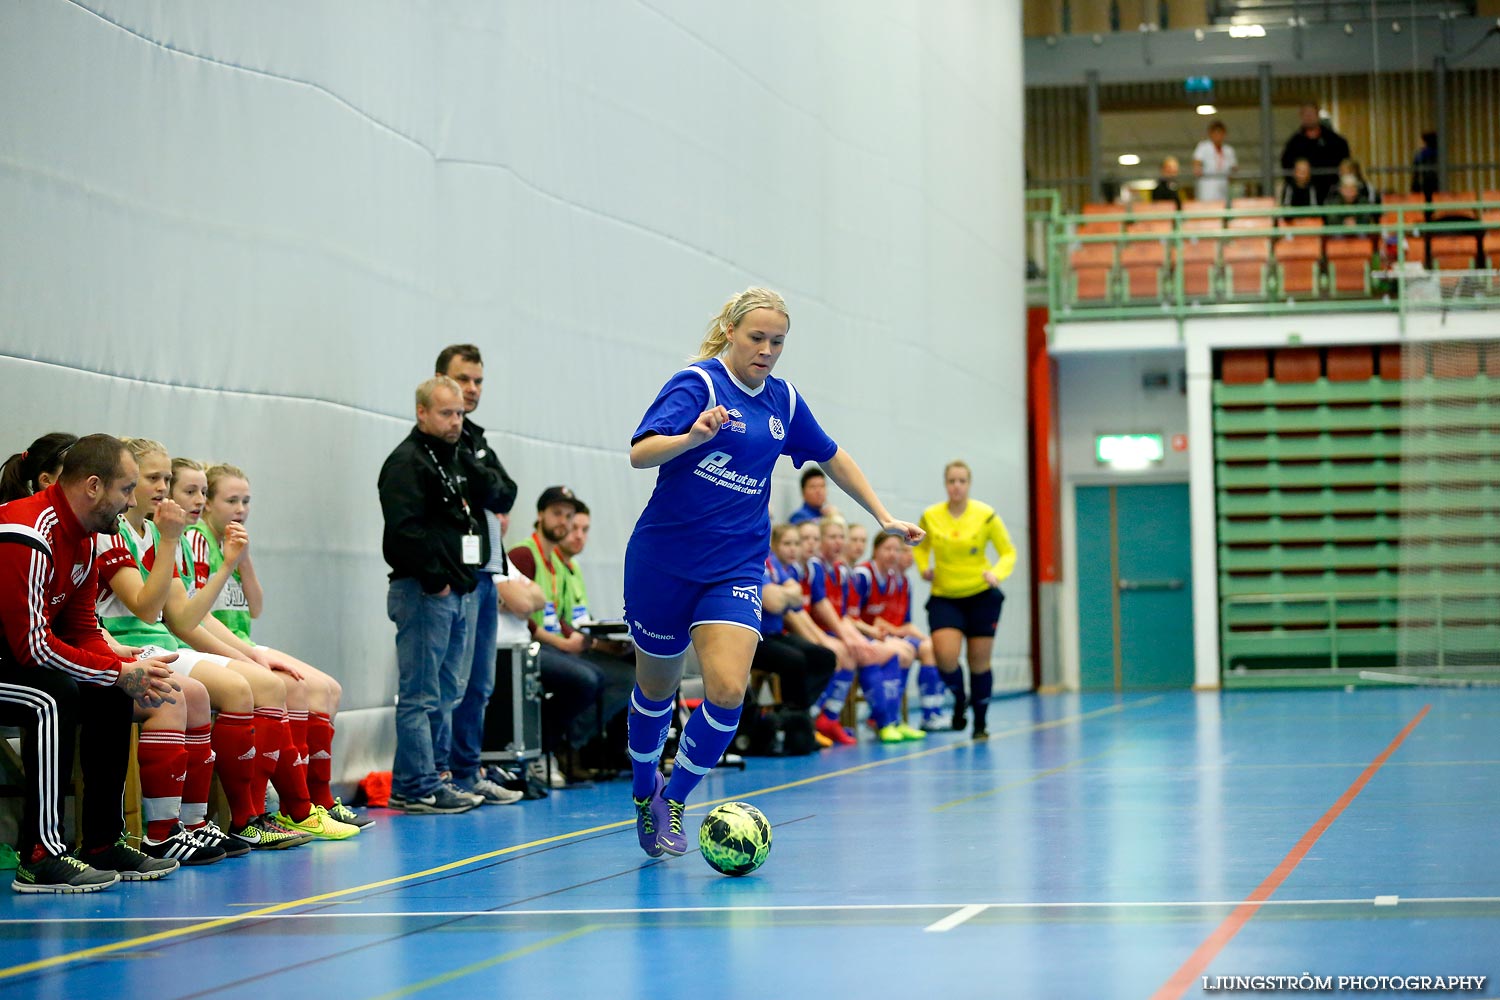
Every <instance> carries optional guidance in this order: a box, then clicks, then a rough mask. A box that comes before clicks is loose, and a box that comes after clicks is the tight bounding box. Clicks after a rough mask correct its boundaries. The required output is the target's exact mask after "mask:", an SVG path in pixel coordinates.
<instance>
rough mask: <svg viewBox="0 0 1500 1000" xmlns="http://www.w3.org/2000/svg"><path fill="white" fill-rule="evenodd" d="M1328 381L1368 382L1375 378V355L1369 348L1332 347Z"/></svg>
mask: <svg viewBox="0 0 1500 1000" xmlns="http://www.w3.org/2000/svg"><path fill="white" fill-rule="evenodd" d="M1326 364H1327V366H1328V381H1330V382H1368V381H1369V380H1370V379H1372V378H1374V377H1375V353H1374V352H1373V351H1372V350H1371V349H1370V348H1368V347H1330V348H1328V351H1327V361H1326Z"/></svg>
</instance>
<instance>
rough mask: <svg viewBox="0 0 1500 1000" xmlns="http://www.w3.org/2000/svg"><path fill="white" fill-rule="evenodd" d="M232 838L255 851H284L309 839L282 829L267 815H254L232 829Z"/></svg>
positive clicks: (299, 845)
mask: <svg viewBox="0 0 1500 1000" xmlns="http://www.w3.org/2000/svg"><path fill="white" fill-rule="evenodd" d="M233 836H234V838H235V839H236V840H238V841H239V842H240V843H242V844H244V845H245V846H246V847H249V848H251V849H252V850H256V851H284V850H286V849H287V848H289V847H301V846H302V845H303V844H305V843H307V842H308V841H309V840H311V839H312V838H311V837H304V836H302V835H301V834H300V833H293V832H292V831H290V830H285V829H282V828H281V827H280V826H278V825H277V824H276V823H274V822H272V821H271V820H270V818H269V817H267V816H256V817H255V818H254V819H252V820H251V821H250V822H248V823H246V824H245V825H244V826H242V827H240V828H239V829H238V830H236V831H234V834H233Z"/></svg>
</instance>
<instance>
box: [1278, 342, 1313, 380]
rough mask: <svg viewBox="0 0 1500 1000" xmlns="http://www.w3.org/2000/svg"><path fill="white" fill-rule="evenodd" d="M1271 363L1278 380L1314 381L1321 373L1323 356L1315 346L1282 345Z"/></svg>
mask: <svg viewBox="0 0 1500 1000" xmlns="http://www.w3.org/2000/svg"><path fill="white" fill-rule="evenodd" d="M1271 365H1272V370H1273V372H1274V373H1275V376H1276V381H1278V382H1316V381H1317V380H1318V377H1319V376H1320V375H1322V374H1323V356H1322V354H1321V352H1319V350H1318V349H1317V348H1316V347H1283V348H1281V349H1280V350H1278V351H1276V352H1275V355H1274V360H1273V361H1272V362H1271Z"/></svg>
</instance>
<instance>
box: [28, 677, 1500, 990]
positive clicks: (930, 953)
mask: <svg viewBox="0 0 1500 1000" xmlns="http://www.w3.org/2000/svg"><path fill="white" fill-rule="evenodd" d="M990 730H991V733H992V734H993V735H992V736H991V738H990V740H989V742H988V743H987V744H981V745H974V744H971V743H970V742H968V741H967V739H965V738H963V737H961V736H959V735H956V734H954V735H948V734H944V735H940V736H938V737H936V738H933V739H929V740H928V741H927V743H926V744H903V745H900V746H896V747H881V746H878V745H874V744H870V743H864V742H862V743H861V745H860V746H858V747H851V748H847V749H843V750H830V751H825V752H823V753H822V754H819V755H816V756H812V757H805V758H797V759H790V760H768V759H756V760H752V761H751V765H750V767H749V769H748V770H747V771H745V772H743V773H741V772H728V773H717V774H715V775H713V776H711V777H710V778H709V779H708V780H707V781H705V783H704V785H703V786H701V788H700V791H699V794H698V797H697V802H696V803H695V804H694V807H693V809H692V811H691V812H690V814H689V815H690V816H692V817H694V818H695V819H696V818H697V817H701V815H702V814H703V812H704V811H705V807H706V806H707V805H708V804H709V803H710V802H711V801H713V800H720V799H726V798H744V799H749V800H751V801H752V802H754V803H755V804H756V805H758V806H759V807H760V808H761V810H762V811H764V812H765V813H766V815H767V816H768V817H770V819H771V821H772V823H773V824H774V825H775V841H774V846H773V848H772V851H771V856H770V860H769V861H768V862H767V863H766V865H765V867H764V868H762V869H761V871H759V872H758V873H756V874H755V875H752V876H750V877H748V878H744V879H728V878H724V877H722V876H719V875H717V874H715V873H714V872H713V871H711V870H710V869H709V868H708V866H707V865H705V864H704V863H703V862H702V860H701V859H700V858H698V857H697V856H696V855H692V854H690V855H688V856H687V857H684V858H680V859H674V860H667V861H652V860H649V859H647V858H646V857H645V856H644V855H643V854H641V852H640V851H639V849H638V848H637V847H636V845H635V837H634V834H633V828H632V826H631V825H630V813H629V807H628V801H627V796H628V790H627V789H628V785H627V784H626V783H625V782H623V781H621V782H616V783H611V784H604V785H599V786H597V787H596V788H594V789H592V790H574V791H564V792H558V793H555V794H554V795H553V796H552V797H551V798H550V799H548V800H544V801H540V802H532V803H526V804H524V805H521V806H508V807H500V808H493V807H492V808H488V809H483V810H479V811H476V812H474V813H470V814H467V815H464V816H457V817H448V816H442V817H406V816H399V815H396V814H393V813H390V812H386V811H384V810H377V811H376V815H377V816H378V817H379V823H378V825H377V826H375V827H373V828H371V829H370V830H367V831H365V832H364V833H362V834H361V835H360V836H359V837H358V838H356V839H354V840H352V841H349V842H346V843H342V844H312V845H309V846H307V847H303V848H300V849H298V850H295V851H290V852H282V853H269V854H252V855H251V856H249V857H246V858H244V859H238V860H234V859H231V860H227V861H224V862H221V863H220V864H217V865H213V866H211V867H208V868H204V869H197V870H191V871H190V870H182V871H179V872H177V873H176V874H174V875H173V876H172V877H171V878H169V879H168V880H166V881H164V882H160V883H152V884H144V885H139V884H138V885H128V884H121V885H119V886H116V887H115V888H113V889H111V890H108V891H106V892H104V893H100V894H96V895H90V896H79V897H72V898H66V897H50V898H49V897H26V896H19V895H15V894H11V893H6V894H4V895H3V896H0V935H3V952H0V954H3V962H4V967H3V968H0V1000H4V998H11V997H16V998H50V997H56V998H70V1000H78V998H89V1000H104V998H113V997H123V996H132V997H147V998H151V1000H180V998H188V997H208V996H214V997H261V998H264V997H294V996H295V997H301V996H307V997H320V998H335V997H336V998H338V1000H363V998H371V997H406V996H418V997H426V998H434V1000H435V998H439V997H465V998H467V997H490V996H493V997H505V998H507V1000H519V998H527V997H538V998H540V997H548V998H551V997H603V998H612V997H637V996H639V997H649V998H653V1000H657V998H669V997H683V996H696V997H707V998H714V997H753V998H758V1000H759V998H766V1000H772V998H776V1000H779V998H795V997H850V998H861V1000H864V998H883V997H911V998H926V997H934V998H945V1000H946V998H959V997H1027V998H1030V997H1069V998H1072V997H1079V998H1105V997H1140V998H1148V997H1177V996H1195V997H1196V996H1200V995H1202V996H1207V995H1213V994H1216V993H1217V992H1219V991H1215V990H1209V991H1205V990H1204V989H1203V988H1202V980H1201V979H1200V976H1205V975H1206V976H1208V977H1210V983H1212V982H1214V979H1213V977H1216V976H1252V975H1261V976H1270V975H1280V976H1286V975H1290V976H1300V975H1301V974H1303V973H1310V974H1312V975H1314V976H1330V977H1338V976H1359V977H1364V976H1421V975H1430V976H1444V977H1447V976H1458V975H1485V976H1488V977H1489V978H1488V979H1486V980H1485V984H1484V987H1483V989H1482V990H1478V991H1468V992H1465V993H1464V994H1463V995H1465V996H1500V987H1497V985H1496V983H1495V978H1496V977H1497V976H1500V836H1497V825H1500V746H1497V743H1500V690H1490V689H1475V690H1453V689H1427V690H1401V691H1386V690H1382V691H1357V692H1353V693H1345V692H1342V691H1338V692H1316V691H1315V692H1288V693H1271V692H1246V693H1234V694H1226V695H1222V696H1220V695H1196V696H1195V695H1192V694H1188V693H1173V694H1163V695H1144V694H1138V695H1126V696H1123V697H1118V698H1117V697H1114V696H1109V695H1085V696H1056V697H1036V698H1031V697H1028V698H1019V699H1012V700H1007V701H1001V702H997V703H996V704H995V705H994V706H993V708H992V710H991V720H990ZM1403 734H1404V739H1403ZM694 829H696V822H695V823H694ZM1358 992H1360V993H1361V994H1362V995H1365V996H1379V995H1407V994H1406V993H1405V992H1392V993H1389V994H1387V993H1386V992H1383V991H1379V990H1360V991H1358ZM1336 994H1337V991H1334V994H1323V995H1336ZM1426 995H1437V994H1426Z"/></svg>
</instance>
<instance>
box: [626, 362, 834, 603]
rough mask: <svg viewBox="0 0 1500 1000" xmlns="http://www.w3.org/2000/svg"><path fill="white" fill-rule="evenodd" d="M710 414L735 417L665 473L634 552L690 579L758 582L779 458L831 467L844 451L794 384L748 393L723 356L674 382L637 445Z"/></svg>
mask: <svg viewBox="0 0 1500 1000" xmlns="http://www.w3.org/2000/svg"><path fill="white" fill-rule="evenodd" d="M714 406H722V407H724V408H725V409H726V410H728V412H729V419H728V420H726V421H725V422H724V424H723V426H721V427H720V428H719V432H718V433H717V434H716V435H714V436H713V437H712V438H710V439H709V440H708V441H705V442H704V443H703V444H701V445H698V446H697V447H696V448H693V449H690V450H689V451H687V452H684V453H683V454H681V455H678V456H677V457H676V458H674V459H672V460H671V461H670V462H666V463H665V464H663V465H662V466H660V468H659V469H658V470H657V475H656V489H655V490H654V491H653V492H652V494H651V499H650V500H649V501H648V502H647V504H646V509H645V510H644V511H642V512H641V516H640V519H639V520H637V521H636V524H635V532H634V533H633V534H632V535H631V537H630V547H631V548H632V549H634V550H636V552H637V554H638V555H640V556H643V557H647V558H649V559H650V560H651V561H652V563H653V564H655V565H656V566H658V567H660V569H661V570H662V571H663V572H667V573H671V574H672V575H673V576H677V577H680V578H682V579H685V580H699V581H703V582H712V581H716V580H724V579H728V578H730V577H734V576H747V577H749V578H751V579H754V580H757V581H758V580H760V578H761V574H762V567H761V564H762V563H763V562H764V560H765V558H766V549H767V548H769V546H770V533H771V511H770V489H769V487H770V483H771V471H772V470H773V469H774V468H775V466H776V460H777V459H778V458H780V457H781V456H782V455H787V456H789V457H790V458H791V459H792V461H793V462H794V463H796V464H797V465H798V466H801V465H802V464H803V463H804V462H826V461H828V460H829V459H830V458H832V457H833V456H834V455H835V454H836V453H837V452H838V445H837V444H835V443H834V441H833V439H832V438H830V437H829V436H828V435H827V434H825V433H824V432H823V428H822V427H820V426H818V421H817V419H816V418H814V417H813V414H812V410H811V409H810V408H809V407H808V405H807V401H806V400H804V399H802V398H801V397H800V396H799V395H798V393H797V390H796V389H795V388H793V387H792V384H791V383H790V382H786V381H784V380H782V379H779V378H775V377H768V378H767V379H766V380H765V382H764V383H762V384H761V386H760V388H758V389H753V390H752V389H750V388H749V387H748V386H746V385H744V384H743V383H742V382H740V381H739V380H738V379H736V378H735V377H734V376H733V375H731V374H730V373H729V370H728V369H727V368H725V367H724V364H723V362H721V361H719V360H718V359H717V358H715V359H712V360H709V361H700V362H697V363H695V364H693V365H691V366H689V367H687V368H684V369H683V370H682V371H680V372H678V373H677V374H675V375H673V376H672V377H671V379H669V380H668V381H667V384H666V385H665V386H663V387H662V390H661V392H660V393H658V394H657V396H656V400H655V401H654V402H653V403H652V404H651V406H650V408H649V409H648V410H647V411H646V415H645V416H644V417H642V418H641V424H640V426H639V427H637V428H636V430H635V433H634V434H633V435H631V438H630V440H631V443H632V444H634V443H635V442H637V441H639V440H640V439H641V438H643V437H646V436H647V435H650V434H661V435H664V436H665V435H675V434H685V433H686V432H687V431H688V429H689V428H690V427H692V426H693V422H694V421H696V420H697V419H698V417H699V415H700V414H702V413H703V411H704V410H707V409H710V408H711V407H714Z"/></svg>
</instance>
